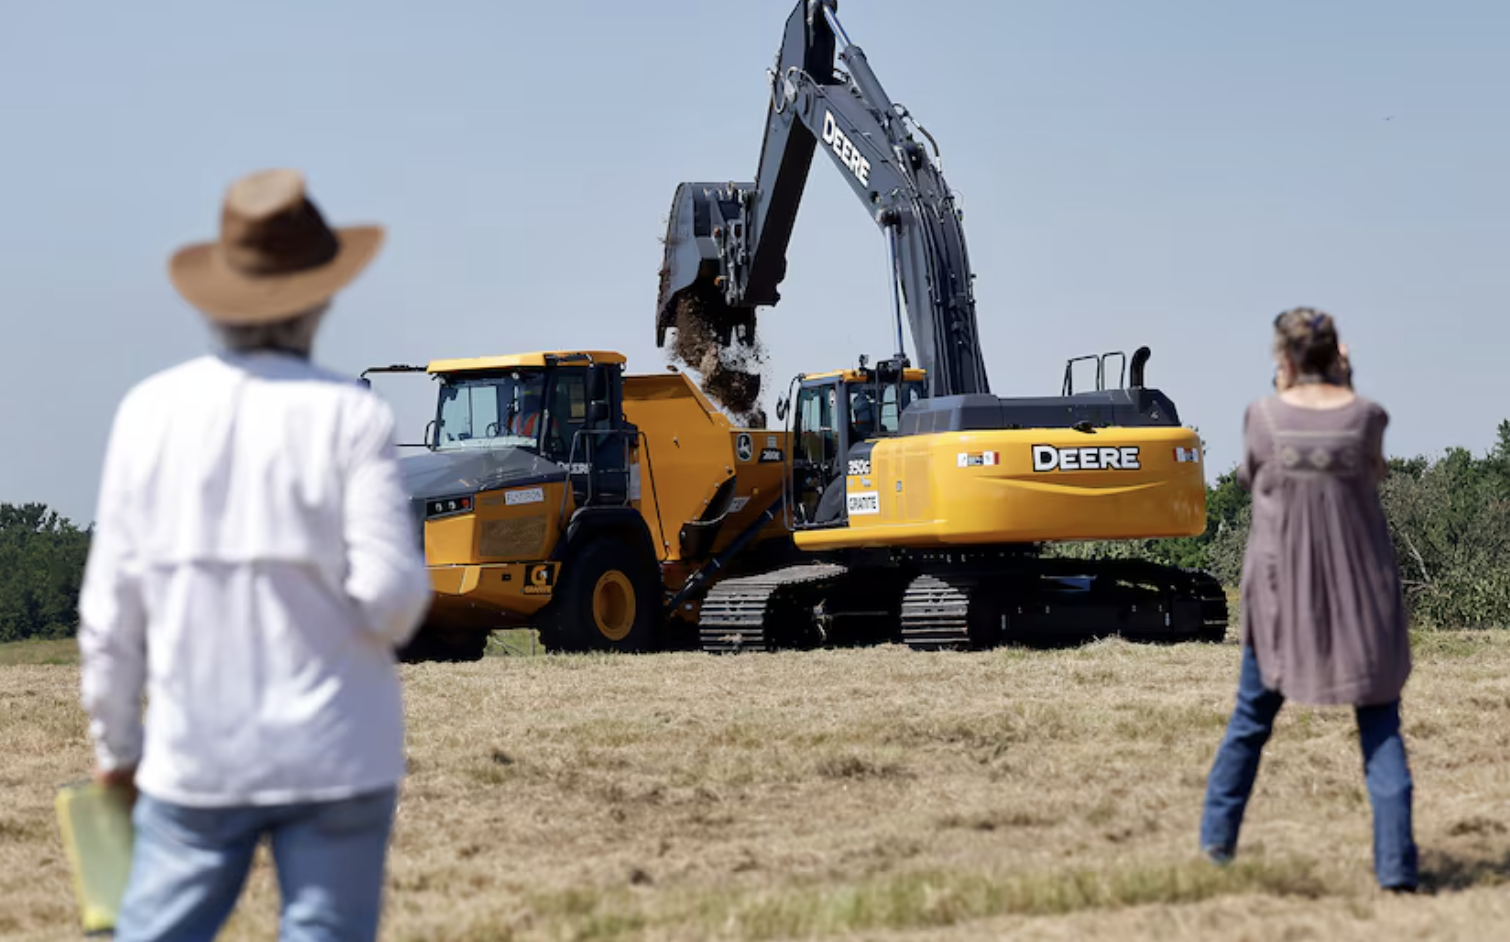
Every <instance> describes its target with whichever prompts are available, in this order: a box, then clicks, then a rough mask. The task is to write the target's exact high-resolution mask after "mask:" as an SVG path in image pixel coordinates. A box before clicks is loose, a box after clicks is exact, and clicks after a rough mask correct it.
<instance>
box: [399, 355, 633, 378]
mask: <svg viewBox="0 0 1510 942" xmlns="http://www.w3.org/2000/svg"><path fill="white" fill-rule="evenodd" d="M568 358H575V359H578V360H580V361H581V362H584V363H585V362H587V361H588V360H589V359H590V360H591V361H592V362H593V363H623V362H625V360H624V355H623V354H622V353H614V352H612V351H609V350H542V351H539V352H536V353H505V354H502V355H498V356H485V357H458V358H454V359H450V360H431V361H430V363H429V365H428V366H427V367H426V371H427V372H429V373H431V374H436V373H476V372H481V371H484V370H512V369H527V368H530V367H536V368H540V367H545V366H547V365H549V361H550V360H551V359H562V360H564V359H568Z"/></svg>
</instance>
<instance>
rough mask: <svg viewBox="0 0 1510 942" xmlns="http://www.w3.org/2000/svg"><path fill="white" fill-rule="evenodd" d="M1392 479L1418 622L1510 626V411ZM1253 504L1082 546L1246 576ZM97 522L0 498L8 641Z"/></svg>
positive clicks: (1077, 552) (1231, 475)
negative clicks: (1475, 442) (1182, 528)
mask: <svg viewBox="0 0 1510 942" xmlns="http://www.w3.org/2000/svg"><path fill="white" fill-rule="evenodd" d="M1389 472H1390V473H1389V477H1388V479H1387V480H1386V481H1385V482H1384V486H1383V488H1382V499H1383V503H1384V510H1385V514H1386V516H1387V517H1388V519H1389V528H1390V534H1391V535H1392V537H1393V539H1394V544H1395V552H1396V556H1397V557H1398V560H1399V565H1400V574H1401V577H1402V580H1403V582H1404V585H1405V593H1406V598H1407V600H1408V602H1409V603H1410V607H1411V614H1412V617H1413V619H1414V621H1415V622H1416V624H1418V625H1422V626H1424V627H1441V628H1485V627H1510V421H1506V422H1501V423H1500V425H1499V435H1498V439H1497V441H1496V442H1495V444H1494V446H1493V447H1492V448H1490V449H1489V451H1488V452H1487V453H1486V454H1484V455H1481V456H1476V455H1474V454H1472V453H1470V452H1469V451H1467V450H1466V449H1462V448H1452V449H1449V450H1448V451H1447V452H1446V453H1445V454H1443V455H1441V456H1440V457H1437V458H1427V457H1416V458H1392V459H1390V462H1389ZM1251 512H1252V508H1251V504H1250V501H1249V496H1248V492H1247V491H1245V490H1243V488H1242V487H1240V486H1239V485H1238V483H1237V471H1236V469H1233V470H1231V471H1228V472H1227V473H1226V474H1223V475H1222V476H1221V477H1220V478H1218V479H1217V481H1216V483H1215V484H1213V485H1210V486H1208V487H1207V489H1206V531H1205V532H1204V533H1202V534H1201V535H1199V536H1193V537H1182V538H1180V539H1172V540H1138V541H1127V542H1117V543H1076V544H1065V545H1061V546H1057V547H1055V548H1054V549H1053V550H1052V552H1054V553H1056V554H1058V555H1063V556H1073V557H1080V558H1093V557H1123V558H1125V557H1143V558H1147V559H1151V560H1154V561H1156V562H1160V563H1164V564H1167V565H1173V566H1180V567H1184V568H1188V569H1203V570H1207V571H1209V572H1211V573H1213V574H1214V575H1216V576H1217V578H1219V579H1221V581H1222V582H1223V583H1224V584H1225V585H1228V586H1236V585H1237V584H1238V581H1239V579H1240V578H1241V576H1242V566H1243V552H1244V549H1245V548H1246V547H1247V543H1248V523H1249V519H1250V515H1251ZM88 553H89V531H88V530H81V529H79V528H78V527H77V526H75V525H74V524H72V523H71V522H69V521H68V520H67V519H65V518H64V517H62V516H60V515H59V514H58V513H57V512H56V511H53V510H50V509H48V508H47V507H46V506H45V505H43V504H23V505H12V504H0V641H18V640H21V639H24V638H65V637H71V636H72V635H73V634H74V633H75V632H76V631H77V628H78V614H77V609H78V601H79V586H80V583H81V582H82V581H83V576H84V562H85V560H86V558H87V557H88Z"/></svg>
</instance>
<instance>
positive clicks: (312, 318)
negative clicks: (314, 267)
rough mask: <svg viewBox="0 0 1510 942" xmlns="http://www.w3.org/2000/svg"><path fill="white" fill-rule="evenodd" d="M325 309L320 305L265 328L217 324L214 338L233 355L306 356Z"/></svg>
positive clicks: (260, 326) (274, 322)
mask: <svg viewBox="0 0 1510 942" xmlns="http://www.w3.org/2000/svg"><path fill="white" fill-rule="evenodd" d="M328 308H329V304H328V303H322V304H320V305H319V306H317V307H314V308H311V309H310V310H308V311H302V312H300V313H298V314H295V315H293V316H292V317H286V318H284V319H282V320H278V321H273V322H272V323H268V324H250V325H231V324H217V325H216V326H215V334H216V337H217V339H219V341H220V343H221V345H222V346H224V347H225V348H226V349H227V350H230V351H232V352H235V353H252V352H254V351H258V350H281V351H283V352H285V353H293V354H297V355H300V356H308V355H309V352H310V350H311V348H312V347H313V346H314V342H315V333H316V332H317V331H318V330H319V328H320V321H321V319H322V318H323V317H324V315H325V311H326V310H327V309H328Z"/></svg>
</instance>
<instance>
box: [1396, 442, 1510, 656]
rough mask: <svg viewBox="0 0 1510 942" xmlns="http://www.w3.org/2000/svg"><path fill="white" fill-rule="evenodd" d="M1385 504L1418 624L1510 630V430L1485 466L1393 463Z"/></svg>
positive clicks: (1458, 461)
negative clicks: (1508, 627)
mask: <svg viewBox="0 0 1510 942" xmlns="http://www.w3.org/2000/svg"><path fill="white" fill-rule="evenodd" d="M1382 497H1383V501H1384V509H1385V513H1386V514H1387V515H1388V517H1389V525H1390V535H1391V536H1392V537H1393V539H1394V544H1395V552H1396V555H1397V556H1398V557H1399V563H1400V576H1401V579H1402V580H1403V582H1404V584H1405V593H1406V598H1407V599H1408V600H1409V602H1410V606H1411V612H1412V614H1413V615H1414V616H1415V618H1416V620H1417V621H1419V622H1420V623H1422V624H1427V625H1433V626H1437V627H1462V628H1488V627H1506V626H1510V568H1507V563H1510V555H1507V554H1510V422H1501V423H1500V426H1499V436H1498V440H1497V441H1496V442H1495V445H1494V447H1493V448H1491V449H1490V450H1489V453H1488V454H1487V455H1486V456H1485V457H1483V458H1475V457H1474V456H1473V455H1472V454H1471V453H1469V452H1468V451H1467V450H1465V449H1462V448H1453V449H1450V450H1448V452H1447V453H1446V454H1445V455H1444V456H1443V457H1442V458H1440V459H1438V460H1437V461H1434V462H1433V461H1427V460H1426V459H1424V458H1414V459H1410V460H1404V461H1402V460H1394V461H1391V462H1390V475H1389V479H1388V480H1387V481H1386V482H1385V484H1384V488H1383V494H1382Z"/></svg>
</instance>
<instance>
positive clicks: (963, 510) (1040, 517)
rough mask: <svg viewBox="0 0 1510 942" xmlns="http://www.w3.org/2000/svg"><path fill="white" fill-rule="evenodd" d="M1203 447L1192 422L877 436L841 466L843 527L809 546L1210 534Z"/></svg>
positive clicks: (817, 536)
mask: <svg viewBox="0 0 1510 942" xmlns="http://www.w3.org/2000/svg"><path fill="white" fill-rule="evenodd" d="M1200 447H1201V442H1200V439H1199V437H1198V436H1197V435H1196V434H1195V432H1193V431H1191V430H1190V429H1187V428H1179V427H1171V428H1159V427H1154V428H1148V427H1139V428H1101V429H1096V430H1094V431H1093V432H1090V433H1085V432H1078V431H1075V430H1073V429H1013V430H989V431H977V432H944V433H935V434H929V435H914V436H903V437H898V438H887V439H882V440H880V441H878V442H877V443H876V444H875V446H874V448H872V450H871V453H870V458H869V466H868V467H866V466H864V465H861V466H860V467H858V468H855V467H851V468H848V469H846V470H850V471H859V472H861V473H856V474H850V475H848V476H847V477H846V482H845V484H846V487H845V490H846V494H845V498H846V506H847V510H848V518H849V524H848V526H844V527H837V528H832V529H820V530H810V531H804V532H799V533H798V534H797V535H796V541H797V545H798V546H800V547H802V548H803V549H808V550H826V549H841V548H849V547H887V546H895V547H911V548H927V547H950V546H958V547H965V546H982V545H999V544H1008V543H1011V544H1017V543H1037V542H1066V541H1079V540H1117V539H1148V538H1160V537H1180V536H1195V535H1197V534H1200V533H1202V532H1204V531H1205V529H1206V513H1205V497H1206V484H1205V476H1204V473H1203V466H1202V463H1201V459H1200Z"/></svg>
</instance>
